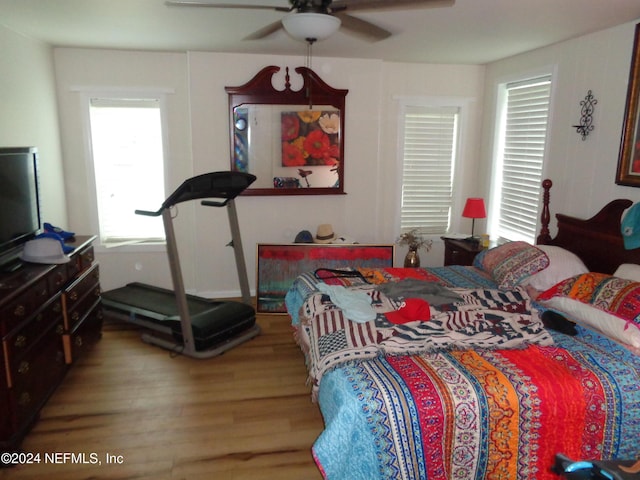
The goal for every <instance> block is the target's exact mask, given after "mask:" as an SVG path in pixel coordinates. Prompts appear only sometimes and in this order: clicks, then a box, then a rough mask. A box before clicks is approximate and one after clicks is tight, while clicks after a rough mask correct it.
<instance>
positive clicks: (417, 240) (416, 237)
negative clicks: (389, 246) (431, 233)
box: [396, 228, 433, 268]
mask: <svg viewBox="0 0 640 480" xmlns="http://www.w3.org/2000/svg"><path fill="white" fill-rule="evenodd" d="M432 243H433V242H432V241H431V240H428V239H426V238H424V237H423V236H422V235H421V234H420V232H419V231H418V229H417V228H413V229H411V230H409V231H408V232H405V233H403V234H402V235H400V236H399V237H398V239H397V240H396V244H397V245H406V246H407V247H408V248H409V251H408V252H407V255H406V256H405V257H404V266H405V267H413V268H417V267H419V266H420V256H419V255H418V250H420V249H421V248H425V249H426V250H427V252H428V251H429V250H431V245H432Z"/></svg>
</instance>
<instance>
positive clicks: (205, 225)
mask: <svg viewBox="0 0 640 480" xmlns="http://www.w3.org/2000/svg"><path fill="white" fill-rule="evenodd" d="M55 63H56V72H57V82H58V94H59V101H60V116H61V119H62V125H63V132H62V134H63V142H64V145H65V149H66V154H67V156H66V161H67V165H68V167H69V168H68V169H67V182H68V183H69V184H70V185H72V187H71V188H69V189H68V190H67V195H68V202H69V211H70V214H69V216H70V219H71V222H72V224H73V228H75V229H76V230H77V231H87V230H88V229H90V228H91V225H92V222H91V218H90V215H91V214H90V211H89V209H88V207H87V203H86V201H84V199H85V198H87V194H88V187H87V181H88V180H87V171H86V145H84V143H83V141H82V117H81V110H80V99H81V95H82V93H81V92H82V91H83V90H84V91H86V90H87V89H90V88H96V87H118V88H124V87H131V86H133V87H137V88H143V87H162V88H169V89H173V90H175V94H174V95H172V96H171V98H172V105H171V109H170V112H169V115H170V121H169V129H170V142H171V146H170V156H169V164H170V167H169V171H170V177H169V183H170V186H171V189H173V188H175V187H176V186H177V185H178V184H179V183H180V182H182V181H183V180H184V179H185V178H187V177H188V176H191V175H196V174H200V173H204V172H207V171H215V170H227V169H228V168H229V162H230V160H229V158H230V152H229V125H228V99H227V94H226V92H225V90H224V87H225V86H229V85H242V84H244V83H246V82H247V81H248V80H249V79H250V78H252V77H253V76H254V75H255V74H256V73H257V72H258V71H259V70H261V69H262V68H263V67H265V66H267V65H277V66H280V67H281V68H282V78H283V77H284V67H285V66H289V67H290V71H291V77H292V78H291V83H292V88H293V89H297V88H299V86H300V84H299V83H296V82H297V81H298V80H299V79H298V78H296V74H295V72H294V71H293V69H294V68H295V67H296V66H299V65H301V64H303V63H304V58H302V57H286V58H283V57H280V56H268V55H237V54H224V53H210V52H189V53H187V54H177V53H176V54H166V53H152V52H123V51H107V50H81V49H66V48H60V49H56V50H55ZM313 69H314V71H316V72H317V73H318V74H319V75H320V77H321V78H322V79H323V80H324V81H325V82H327V83H328V84H329V85H331V86H333V87H335V88H346V89H348V90H349V93H348V95H347V98H346V119H345V120H346V125H345V131H346V132H345V140H344V142H345V181H344V184H345V191H346V192H347V194H346V195H328V196H276V197H240V198H239V199H238V200H237V207H238V213H239V218H240V228H241V231H242V236H243V243H244V247H245V255H246V257H247V264H248V270H249V279H250V283H251V286H252V287H254V286H255V250H256V244H257V243H288V242H291V241H293V239H294V237H295V235H296V233H297V232H299V231H300V230H303V229H306V230H310V231H312V232H315V230H316V228H317V226H318V225H319V224H321V223H330V224H332V225H333V227H334V230H335V231H336V232H337V233H338V234H344V235H349V236H351V237H353V238H355V239H357V240H358V241H359V242H362V243H393V241H394V240H395V238H396V235H397V231H396V224H395V211H394V210H395V208H396V204H397V202H396V200H395V199H394V198H391V197H394V196H396V195H397V194H398V191H397V188H396V185H397V179H398V173H399V171H398V168H397V163H396V153H397V152H396V145H397V127H396V121H397V108H396V107H397V100H394V98H396V97H398V96H422V95H424V96H436V97H437V96H446V97H465V98H470V99H471V100H472V107H471V115H470V127H469V136H470V138H471V139H472V141H470V142H469V146H468V147H467V149H466V151H465V152H464V153H463V162H465V163H470V164H471V166H472V168H475V166H474V165H475V162H476V157H475V154H474V153H473V149H472V144H473V143H475V142H476V137H477V132H479V125H478V119H479V116H480V114H479V112H480V104H481V101H480V98H481V95H482V88H483V83H482V79H483V70H484V69H483V67H478V66H447V65H417V64H407V65H404V64H386V63H383V62H381V61H377V60H362V59H341V58H339V59H338V58H320V57H316V58H314V59H313ZM276 78H277V77H276ZM281 80H282V79H281ZM282 81H283V80H282ZM280 88H281V87H280ZM471 171H472V170H470V172H471ZM469 178H472V174H471V173H470V175H469ZM194 203H196V202H194ZM216 210H218V209H211V208H203V207H199V208H198V206H197V205H193V206H191V205H183V206H180V208H179V216H178V218H177V220H176V221H177V229H178V231H177V234H178V238H179V245H180V253H181V261H182V267H183V270H184V276H185V283H186V285H187V288H188V289H190V290H192V291H196V292H198V293H201V294H208V295H215V296H225V295H231V294H237V289H238V282H237V278H236V275H235V264H234V259H233V255H232V252H231V250H230V249H229V248H227V247H225V245H226V244H227V243H228V241H229V230H228V224H227V218H226V212H224V211H223V210H218V211H216ZM131 250H132V249H117V250H116V249H114V250H111V251H110V252H104V251H99V252H98V255H97V258H98V260H99V261H100V262H101V265H102V266H101V268H102V274H101V275H102V284H103V286H104V288H106V289H111V288H115V287H117V286H121V285H123V284H125V283H128V282H131V281H142V282H146V283H153V284H155V285H159V286H166V287H170V286H171V285H170V279H169V276H168V273H167V267H166V263H167V262H166V258H165V255H164V253H163V252H141V251H140V250H133V251H131ZM399 255H400V254H399ZM431 257H432V258H425V264H427V263H431V264H439V263H441V262H442V252H441V251H437V249H434V251H433V252H432V254H431Z"/></svg>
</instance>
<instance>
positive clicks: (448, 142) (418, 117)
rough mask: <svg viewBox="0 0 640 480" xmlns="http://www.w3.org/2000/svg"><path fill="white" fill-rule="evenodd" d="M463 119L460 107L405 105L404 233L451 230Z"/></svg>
mask: <svg viewBox="0 0 640 480" xmlns="http://www.w3.org/2000/svg"><path fill="white" fill-rule="evenodd" d="M459 116H460V108H459V107H449V106H446V107H440V106H412V105H405V106H404V109H403V114H402V117H403V118H402V121H401V123H402V130H403V131H402V134H401V139H402V204H401V209H400V230H401V232H406V231H408V230H411V229H414V228H418V229H419V230H420V231H421V232H423V233H432V234H439V233H446V232H447V231H448V230H449V226H450V221H451V205H452V197H453V169H454V164H455V157H456V145H457V137H458V128H459Z"/></svg>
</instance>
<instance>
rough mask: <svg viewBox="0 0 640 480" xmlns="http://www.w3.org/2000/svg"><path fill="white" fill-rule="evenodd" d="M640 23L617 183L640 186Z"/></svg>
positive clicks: (636, 38) (632, 60)
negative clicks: (639, 97) (639, 98)
mask: <svg viewBox="0 0 640 480" xmlns="http://www.w3.org/2000/svg"><path fill="white" fill-rule="evenodd" d="M639 94H640V23H639V24H638V25H636V32H635V38H634V42H633V55H632V57H631V71H630V73H629V87H628V89H627V105H626V108H625V114H624V124H623V126H622V140H621V142H620V156H619V157H618V172H617V175H616V183H617V184H618V185H628V186H630V187H640V104H639V102H638V96H639Z"/></svg>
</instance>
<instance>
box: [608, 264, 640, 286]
mask: <svg viewBox="0 0 640 480" xmlns="http://www.w3.org/2000/svg"><path fill="white" fill-rule="evenodd" d="M613 276H614V277H618V278H624V279H625V280H631V281H632V282H640V265H636V264H635V263H623V264H622V265H620V266H619V267H618V269H617V270H616V271H615V273H614V274H613Z"/></svg>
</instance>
